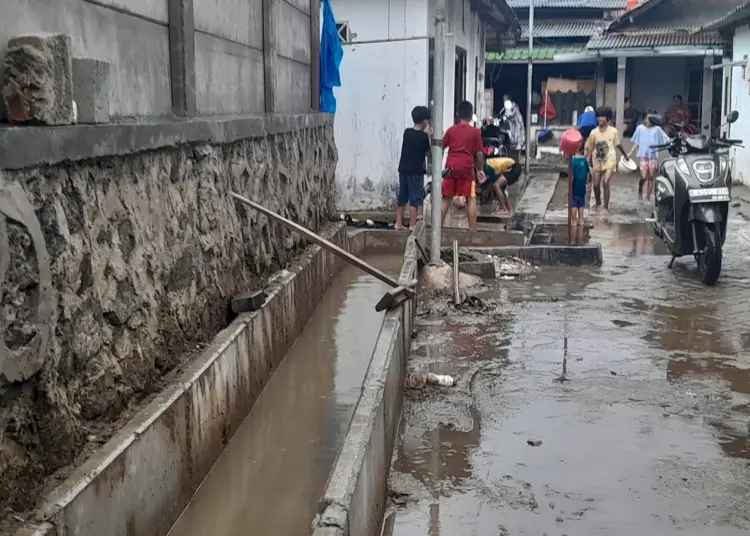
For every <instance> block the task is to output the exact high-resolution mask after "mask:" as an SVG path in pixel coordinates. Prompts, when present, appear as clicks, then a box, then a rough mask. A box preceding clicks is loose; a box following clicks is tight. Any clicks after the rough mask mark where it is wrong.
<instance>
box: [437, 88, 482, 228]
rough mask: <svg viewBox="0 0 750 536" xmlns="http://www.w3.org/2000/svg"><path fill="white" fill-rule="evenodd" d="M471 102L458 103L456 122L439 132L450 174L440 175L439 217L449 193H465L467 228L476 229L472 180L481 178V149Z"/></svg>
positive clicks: (455, 194) (474, 191)
mask: <svg viewBox="0 0 750 536" xmlns="http://www.w3.org/2000/svg"><path fill="white" fill-rule="evenodd" d="M473 116H474V106H472V104H471V103H470V102H468V101H463V102H462V103H460V104H459V105H458V121H459V122H458V124H457V125H453V126H452V127H450V128H449V129H448V130H447V131H446V132H445V135H444V136H443V149H448V159H447V160H446V162H445V167H446V169H450V170H451V172H450V174H449V175H448V176H447V177H445V178H444V179H443V189H442V190H443V206H442V209H443V210H442V218H443V221H445V216H446V215H447V214H448V207H450V205H451V202H452V201H453V197H455V196H459V197H466V199H467V205H468V207H467V208H468V216H469V228H470V229H471V230H472V231H476V229H477V198H476V182H475V181H476V180H477V178H480V180H483V178H484V177H483V175H484V152H483V148H484V147H483V144H482V134H481V133H480V132H479V129H478V128H476V127H474V126H473V125H472V124H471V120H472V118H473Z"/></svg>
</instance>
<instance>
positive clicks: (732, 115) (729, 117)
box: [727, 110, 740, 125]
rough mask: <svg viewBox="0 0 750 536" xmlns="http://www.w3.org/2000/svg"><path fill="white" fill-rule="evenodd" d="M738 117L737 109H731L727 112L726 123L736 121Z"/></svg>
mask: <svg viewBox="0 0 750 536" xmlns="http://www.w3.org/2000/svg"><path fill="white" fill-rule="evenodd" d="M739 118H740V112H738V111H737V110H732V111H731V112H729V113H728V114H727V123H729V124H730V125H731V124H732V123H736V122H737V120H738V119H739Z"/></svg>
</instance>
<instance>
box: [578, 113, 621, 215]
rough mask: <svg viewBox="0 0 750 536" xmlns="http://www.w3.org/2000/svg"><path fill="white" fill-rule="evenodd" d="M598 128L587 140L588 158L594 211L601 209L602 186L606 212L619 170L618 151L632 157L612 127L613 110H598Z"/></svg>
mask: <svg viewBox="0 0 750 536" xmlns="http://www.w3.org/2000/svg"><path fill="white" fill-rule="evenodd" d="M596 121H597V123H598V127H597V128H595V129H594V130H592V131H591V134H589V138H588V140H586V158H587V159H588V160H590V161H591V163H592V164H593V165H592V167H593V176H594V196H595V197H596V205H594V210H598V209H599V207H601V204H602V199H601V185H602V183H603V185H604V210H605V211H609V194H610V183H611V182H612V175H613V174H614V172H615V170H616V169H617V154H616V150H619V151H620V152H621V153H622V156H623V157H625V159H626V160H630V157H629V156H628V154H627V153H626V152H625V149H623V147H622V143H621V142H620V134H619V132H617V129H616V128H615V127H613V126H612V125H610V123H611V122H612V108H610V107H609V106H602V107H601V108H598V109H597V110H596Z"/></svg>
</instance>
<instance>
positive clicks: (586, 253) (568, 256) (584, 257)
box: [470, 244, 603, 266]
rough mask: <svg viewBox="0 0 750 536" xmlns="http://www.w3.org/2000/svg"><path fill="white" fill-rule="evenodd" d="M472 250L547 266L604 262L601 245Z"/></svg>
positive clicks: (598, 264)
mask: <svg viewBox="0 0 750 536" xmlns="http://www.w3.org/2000/svg"><path fill="white" fill-rule="evenodd" d="M470 249H471V251H475V252H477V253H484V254H486V255H496V256H501V257H518V258H519V259H522V260H524V261H526V262H530V263H532V264H537V265H547V266H556V265H569V266H601V265H602V261H603V254H602V246H601V244H588V245H585V246H561V245H560V246H558V245H538V246H522V247H514V246H505V247H474V248H470Z"/></svg>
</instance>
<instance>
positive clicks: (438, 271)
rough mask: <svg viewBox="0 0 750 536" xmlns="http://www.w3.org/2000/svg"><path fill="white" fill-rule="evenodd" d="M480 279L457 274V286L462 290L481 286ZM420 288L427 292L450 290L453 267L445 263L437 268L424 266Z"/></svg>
mask: <svg viewBox="0 0 750 536" xmlns="http://www.w3.org/2000/svg"><path fill="white" fill-rule="evenodd" d="M483 284H484V283H483V281H482V278H481V277H479V276H476V275H470V274H465V273H462V272H461V273H459V274H458V286H459V287H461V288H462V289H467V288H474V287H478V286H481V285H483ZM422 287H423V288H425V289H427V290H452V289H453V267H451V266H450V265H449V264H448V263H446V262H441V263H440V264H439V265H438V266H432V265H430V266H425V267H424V270H423V274H422Z"/></svg>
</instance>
